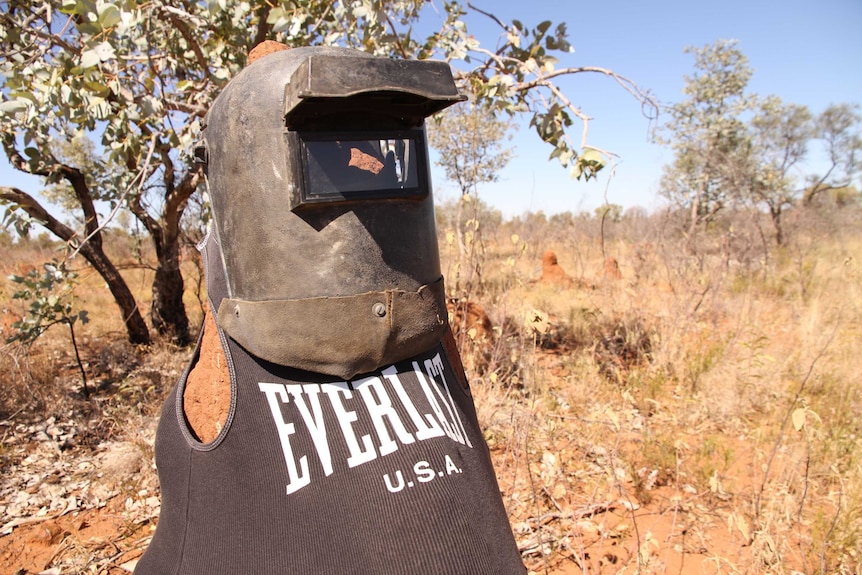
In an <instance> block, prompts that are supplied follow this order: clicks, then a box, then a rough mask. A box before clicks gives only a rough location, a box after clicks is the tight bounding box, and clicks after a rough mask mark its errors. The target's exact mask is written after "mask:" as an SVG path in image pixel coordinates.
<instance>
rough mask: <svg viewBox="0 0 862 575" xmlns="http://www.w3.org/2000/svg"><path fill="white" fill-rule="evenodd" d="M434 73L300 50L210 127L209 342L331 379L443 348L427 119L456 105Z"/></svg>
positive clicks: (202, 152)
mask: <svg viewBox="0 0 862 575" xmlns="http://www.w3.org/2000/svg"><path fill="white" fill-rule="evenodd" d="M463 99H464V97H463V96H460V95H459V94H458V91H457V89H456V87H455V84H454V81H453V79H452V74H451V70H450V69H449V66H448V65H447V64H445V63H443V62H431V61H404V60H392V59H388V58H377V57H373V56H369V55H368V54H365V53H362V52H357V51H354V50H349V49H342V48H329V47H326V48H325V47H318V48H296V49H292V50H286V51H281V52H276V53H273V54H270V55H268V56H266V57H264V58H261V59H260V60H258V61H256V62H254V63H253V64H252V65H250V66H248V67H247V68H246V69H245V70H243V71H242V72H240V73H239V74H238V75H237V76H236V77H235V78H234V79H232V80H231V82H230V83H229V84H228V85H227V86H226V87H225V89H224V90H223V91H222V93H221V94H220V95H219V97H218V98H217V99H216V101H215V102H214V104H213V106H212V108H211V109H210V111H209V113H208V114H207V117H206V125H205V128H204V140H203V142H202V146H201V147H200V148H198V149H197V150H196V152H195V153H196V157H197V159H198V160H199V161H201V162H204V163H206V172H207V182H208V189H209V195H210V199H211V203H212V214H213V219H214V224H215V225H214V235H215V238H214V239H215V241H217V242H218V243H219V245H220V247H221V254H222V259H223V261H222V266H223V271H224V273H225V275H226V278H227V285H228V291H229V297H228V298H225V299H223V300H222V301H221V302H213V304H214V305H215V306H216V307H217V310H218V311H217V321H218V324H219V326H220V327H221V328H222V329H223V331H224V332H226V333H227V334H228V335H229V336H230V337H231V338H233V339H234V340H235V341H236V342H237V343H239V344H240V345H241V346H243V347H244V348H245V349H246V350H247V351H249V352H250V353H251V354H252V355H254V356H256V357H258V358H260V359H263V360H266V361H269V362H273V363H276V364H279V365H287V366H291V367H296V368H299V369H303V370H308V371H313V372H317V373H324V374H330V375H334V376H337V377H341V378H345V379H348V378H352V377H353V376H355V375H357V374H360V373H365V372H369V371H373V370H375V369H377V368H379V367H381V366H383V365H387V364H391V363H394V362H396V361H400V360H403V359H406V358H409V357H411V356H413V355H415V354H417V353H420V352H422V351H425V350H427V349H428V348H430V347H431V346H433V345H434V344H436V343H437V341H439V339H440V337H441V335H442V333H443V330H444V329H445V328H446V322H447V312H446V306H445V299H444V291H443V280H442V276H441V273H440V262H439V254H438V247H437V236H436V230H435V224H434V206H433V201H432V195H431V182H430V176H429V165H428V152H427V144H426V141H425V131H424V119H425V118H426V117H427V116H429V115H431V114H433V113H435V112H437V111H439V110H442V109H444V108H446V107H447V106H449V105H452V104H454V103H456V102H459V101H461V100H463Z"/></svg>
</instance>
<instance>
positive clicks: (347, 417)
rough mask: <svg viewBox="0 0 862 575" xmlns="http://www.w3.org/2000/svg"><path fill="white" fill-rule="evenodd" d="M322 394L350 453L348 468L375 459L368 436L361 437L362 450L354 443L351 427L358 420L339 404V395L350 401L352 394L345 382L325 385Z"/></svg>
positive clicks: (354, 434)
mask: <svg viewBox="0 0 862 575" xmlns="http://www.w3.org/2000/svg"><path fill="white" fill-rule="evenodd" d="M323 392H324V393H325V394H326V395H327V396H328V397H329V401H330V403H331V404H332V410H333V411H334V412H335V418H336V419H337V420H338V423H339V425H340V426H341V433H342V434H344V441H345V443H347V449H348V450H349V451H350V457H348V458H347V466H348V467H356V466H357V465H362V464H363V463H367V462H369V461H371V460H373V459H376V458H377V452H376V451H374V445H373V444H372V442H371V436H370V435H363V436H362V446H363V447H362V448H361V447H359V442H358V441H356V433H354V432H353V426H352V425H351V424H352V423H353V422H354V421H356V420H357V419H358V416H357V415H356V412H355V411H347V409H345V407H344V404H343V403H341V398H340V397H339V394H343V395H344V399H348V400H349V399H352V398H353V392H352V391H350V389H348V386H347V382H344V381H337V382H334V383H327V384H326V385H325V386H323Z"/></svg>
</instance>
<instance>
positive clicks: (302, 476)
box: [257, 383, 311, 495]
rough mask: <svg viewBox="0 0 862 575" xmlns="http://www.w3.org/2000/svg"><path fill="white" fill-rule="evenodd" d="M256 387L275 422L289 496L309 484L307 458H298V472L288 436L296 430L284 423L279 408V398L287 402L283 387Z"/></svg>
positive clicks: (277, 385) (278, 385)
mask: <svg viewBox="0 0 862 575" xmlns="http://www.w3.org/2000/svg"><path fill="white" fill-rule="evenodd" d="M257 385H258V388H259V389H260V390H261V391H262V392H263V393H264V394H265V395H266V401H267V402H268V403H269V410H270V411H271V412H272V419H273V420H274V421H275V428H276V430H278V439H279V440H280V441H281V450H282V452H283V453H284V462H285V463H286V464H287V476H288V478H289V481H288V483H287V494H288V495H290V494H291V493H294V492H296V491H298V490H299V489H302V488H303V487H305V486H306V485H308V484H309V483H311V476H310V475H309V474H308V457H306V456H305V455H303V456H302V457H300V458H299V466H300V468H301V469H302V472H301V473H300V472H298V470H297V469H296V461H295V460H294V458H293V449H292V448H291V446H290V436H291V435H293V434H294V433H295V432H296V428H295V427H294V425H293V424H292V423H287V422H286V421H284V416H283V415H282V413H281V406H280V405H279V398H280V399H281V403H287V402H288V396H287V391H286V390H285V388H284V385H282V384H280V383H258V384H257ZM276 396H278V397H276Z"/></svg>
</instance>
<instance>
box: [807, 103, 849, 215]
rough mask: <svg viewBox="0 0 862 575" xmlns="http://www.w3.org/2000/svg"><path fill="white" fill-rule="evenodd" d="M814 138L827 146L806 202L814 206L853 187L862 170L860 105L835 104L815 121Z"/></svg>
mask: <svg viewBox="0 0 862 575" xmlns="http://www.w3.org/2000/svg"><path fill="white" fill-rule="evenodd" d="M814 137H815V138H817V139H818V140H819V141H820V143H821V145H822V146H823V153H824V156H825V157H826V163H825V166H824V168H823V171H822V172H821V173H812V174H810V175H809V177H808V185H807V187H806V190H805V194H804V195H803V197H802V202H803V204H804V205H806V206H810V205H811V204H813V203H814V202H815V200H816V199H817V198H818V197H819V196H821V195H822V194H824V193H825V192H829V191H833V190H839V189H842V188H849V187H851V186H852V185H853V183H854V179H855V178H856V177H857V176H858V175H859V173H860V171H862V117H860V115H859V105H858V104H848V103H841V104H832V105H830V106H829V107H827V108H826V109H825V110H824V111H823V112H822V113H821V114H820V115H819V116H817V119H816V121H815V125H814Z"/></svg>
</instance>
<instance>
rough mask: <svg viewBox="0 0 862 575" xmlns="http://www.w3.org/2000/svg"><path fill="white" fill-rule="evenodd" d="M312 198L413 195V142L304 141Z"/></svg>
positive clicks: (415, 163) (415, 179) (415, 159)
mask: <svg viewBox="0 0 862 575" xmlns="http://www.w3.org/2000/svg"><path fill="white" fill-rule="evenodd" d="M305 149H306V154H307V155H306V162H307V163H306V170H307V172H306V173H307V184H308V188H309V189H307V190H306V194H307V195H309V196H311V197H318V198H321V197H327V196H343V195H353V194H357V195H359V196H361V195H362V192H386V191H390V192H395V193H394V194H393V195H398V193H397V191H398V190H404V191H405V192H415V191H416V190H417V189H418V187H419V175H418V171H419V170H418V157H417V151H416V149H417V147H416V140H414V139H410V138H406V139H389V140H331V141H308V140H306V141H305Z"/></svg>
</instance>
